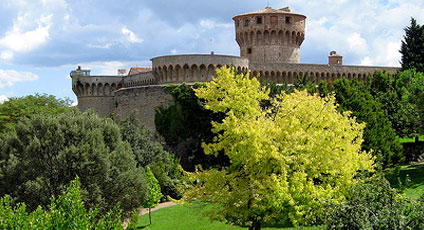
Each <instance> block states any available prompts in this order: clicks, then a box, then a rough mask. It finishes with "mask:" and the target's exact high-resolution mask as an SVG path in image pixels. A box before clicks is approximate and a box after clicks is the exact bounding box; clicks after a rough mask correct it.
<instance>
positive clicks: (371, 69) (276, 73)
mask: <svg viewBox="0 0 424 230" xmlns="http://www.w3.org/2000/svg"><path fill="white" fill-rule="evenodd" d="M249 68H250V70H251V73H252V75H253V76H257V77H262V78H263V79H264V80H266V81H274V82H276V83H278V84H293V83H294V79H295V77H296V75H303V74H308V76H310V77H312V78H313V79H314V80H315V81H316V82H317V83H318V82H319V81H320V80H326V81H329V82H332V81H334V80H335V79H337V78H341V77H345V78H348V79H353V78H356V79H359V80H365V79H366V77H367V76H368V75H370V76H372V75H374V73H375V71H376V70H380V71H386V72H388V73H391V74H396V72H397V71H398V70H400V68H397V67H383V66H349V65H343V66H334V65H331V66H330V65H319V64H290V63H267V64H256V63H251V64H250V66H249Z"/></svg>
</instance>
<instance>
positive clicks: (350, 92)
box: [334, 78, 403, 167]
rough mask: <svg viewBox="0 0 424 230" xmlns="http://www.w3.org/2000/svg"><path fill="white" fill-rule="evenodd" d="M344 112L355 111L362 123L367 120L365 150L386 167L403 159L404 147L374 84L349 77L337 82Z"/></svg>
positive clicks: (340, 105)
mask: <svg viewBox="0 0 424 230" xmlns="http://www.w3.org/2000/svg"><path fill="white" fill-rule="evenodd" d="M334 91H335V94H336V101H337V103H338V104H339V109H340V111H352V116H354V117H356V119H357V121H358V122H365V123H366V127H365V130H364V143H363V144H362V147H363V149H364V150H367V151H371V150H372V153H373V155H374V156H376V160H377V161H378V162H380V163H381V164H382V165H383V167H389V166H391V165H393V164H398V163H401V162H402V161H403V155H402V146H401V144H400V143H399V140H398V139H397V137H396V133H395V131H394V129H393V128H392V124H391V122H390V120H389V119H388V116H387V112H386V111H385V110H384V109H383V108H382V105H381V104H380V103H379V102H378V101H377V100H375V99H374V97H373V96H372V95H371V93H370V84H369V83H366V82H359V81H357V80H356V79H354V80H347V79H345V78H342V79H338V80H336V81H334Z"/></svg>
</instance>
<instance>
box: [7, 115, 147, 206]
mask: <svg viewBox="0 0 424 230" xmlns="http://www.w3.org/2000/svg"><path fill="white" fill-rule="evenodd" d="M76 176H79V177H80V180H81V193H82V195H83V199H84V202H85V204H86V205H87V206H88V207H90V208H93V207H98V209H99V211H100V213H105V212H106V210H109V209H111V208H113V207H114V206H115V204H116V203H117V202H120V204H121V207H122V209H123V210H124V211H125V212H127V211H131V210H133V209H134V208H138V207H140V205H141V202H142V201H143V200H144V197H145V194H146V184H145V179H144V177H143V169H142V168H137V167H136V161H135V160H134V156H133V154H132V152H131V147H130V145H129V144H128V143H126V142H123V141H122V140H121V134H120V129H119V127H118V125H117V124H116V123H114V122H113V121H112V120H110V119H103V118H100V117H98V116H97V115H96V114H95V113H94V112H92V111H88V112H85V113H81V112H79V111H77V110H71V111H68V112H65V113H62V114H60V115H58V116H48V115H46V116H43V115H35V116H33V117H30V118H26V119H23V120H21V121H20V122H18V124H17V125H16V131H13V130H12V131H9V132H7V133H5V135H4V136H2V138H1V139H0V196H4V195H5V194H9V195H11V196H12V197H14V198H16V200H17V201H18V202H25V203H26V205H27V206H28V208H29V209H30V210H35V209H36V208H37V206H39V205H41V206H42V207H44V208H45V207H47V205H48V204H49V203H50V197H51V196H52V195H53V196H56V197H57V196H58V195H60V194H61V193H62V192H63V191H64V190H65V187H66V186H67V185H68V184H69V182H70V181H71V180H73V179H74V178H75V177H76Z"/></svg>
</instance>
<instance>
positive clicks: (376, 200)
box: [322, 176, 424, 229]
mask: <svg viewBox="0 0 424 230" xmlns="http://www.w3.org/2000/svg"><path fill="white" fill-rule="evenodd" d="M323 210H324V211H323V212H322V213H323V216H324V222H325V224H327V227H328V229H423V228H424V202H423V200H419V201H415V200H411V199H408V198H407V197H405V196H404V195H402V194H399V193H398V192H397V191H396V190H395V189H393V188H391V187H390V184H389V182H388V181H387V180H386V179H384V178H383V177H381V176H373V177H371V178H367V179H365V180H363V181H362V182H360V183H358V184H356V185H354V186H353V187H352V188H351V189H350V190H349V195H348V196H347V200H346V201H345V202H342V203H341V204H337V203H334V202H327V203H325V204H324V206H323Z"/></svg>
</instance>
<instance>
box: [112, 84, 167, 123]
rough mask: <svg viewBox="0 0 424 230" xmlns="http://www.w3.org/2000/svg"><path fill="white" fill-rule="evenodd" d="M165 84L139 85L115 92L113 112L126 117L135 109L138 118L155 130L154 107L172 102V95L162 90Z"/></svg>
mask: <svg viewBox="0 0 424 230" xmlns="http://www.w3.org/2000/svg"><path fill="white" fill-rule="evenodd" d="M164 88H165V86H139V87H132V88H123V89H120V90H118V91H116V92H115V103H114V104H115V108H114V113H115V114H116V115H118V116H122V117H126V116H128V115H130V114H131V112H132V111H134V110H137V111H138V114H139V116H140V120H141V121H142V123H143V124H144V125H146V126H147V127H148V128H149V129H150V130H152V131H154V130H155V109H156V108H158V107H159V106H166V105H169V104H171V103H172V101H173V99H172V96H171V95H169V94H167V93H165V92H164Z"/></svg>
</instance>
